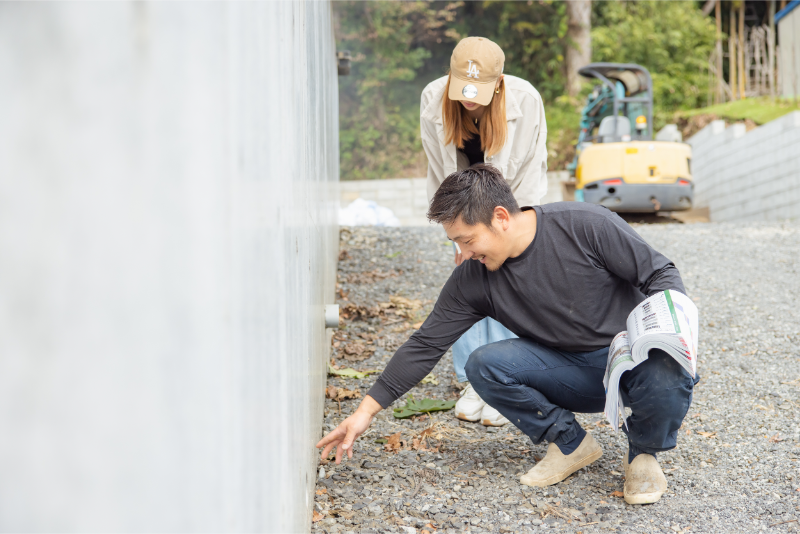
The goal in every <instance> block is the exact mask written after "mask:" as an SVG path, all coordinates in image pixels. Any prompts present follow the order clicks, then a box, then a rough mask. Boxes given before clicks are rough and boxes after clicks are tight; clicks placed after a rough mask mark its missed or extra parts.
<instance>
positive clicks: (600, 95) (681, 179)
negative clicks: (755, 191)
mask: <svg viewBox="0 0 800 534" xmlns="http://www.w3.org/2000/svg"><path fill="white" fill-rule="evenodd" d="M578 72H579V73H580V74H581V76H584V77H586V78H590V79H594V80H597V81H598V82H599V83H598V84H597V85H595V87H594V89H593V90H592V93H591V94H590V95H589V97H588V98H587V101H586V106H585V107H584V108H583V112H582V115H581V127H580V133H579V135H578V140H577V145H576V149H577V150H576V156H575V159H574V160H573V162H572V163H571V164H569V165H568V166H567V170H568V171H570V176H571V178H572V179H573V183H574V187H575V200H576V201H579V202H591V203H593V204H599V205H601V206H605V207H607V208H608V209H610V210H612V211H615V212H636V213H644V212H659V211H682V210H688V209H691V207H692V199H693V190H694V184H693V182H692V175H691V161H692V148H691V147H690V146H689V145H687V144H685V143H683V142H682V138H681V134H680V132H679V131H678V129H677V126H675V125H674V124H669V125H667V126H665V127H664V128H663V129H662V130H661V131H659V132H658V134H657V135H656V137H655V139H653V91H652V88H653V80H652V78H651V76H650V72H649V71H648V70H647V69H646V68H644V67H642V66H641V65H635V64H632V63H591V64H589V65H587V66H585V67H583V68H582V69H580V70H579V71H578Z"/></svg>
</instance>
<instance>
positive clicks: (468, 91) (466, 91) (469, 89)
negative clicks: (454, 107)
mask: <svg viewBox="0 0 800 534" xmlns="http://www.w3.org/2000/svg"><path fill="white" fill-rule="evenodd" d="M461 94H462V95H464V96H465V97H466V98H475V97H476V96H478V88H477V87H475V86H474V85H472V84H469V85H465V86H464V88H463V89H462V90H461Z"/></svg>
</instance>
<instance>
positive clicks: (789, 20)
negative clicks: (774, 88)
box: [778, 7, 800, 97]
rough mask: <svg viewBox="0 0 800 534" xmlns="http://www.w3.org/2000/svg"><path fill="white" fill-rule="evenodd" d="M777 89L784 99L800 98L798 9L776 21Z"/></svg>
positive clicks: (799, 23) (799, 11)
mask: <svg viewBox="0 0 800 534" xmlns="http://www.w3.org/2000/svg"><path fill="white" fill-rule="evenodd" d="M778 40H779V41H780V45H779V47H778V78H779V79H778V84H779V85H778V89H779V90H780V94H781V95H783V96H784V97H795V96H798V97H800V7H795V8H794V9H793V10H792V11H790V12H789V14H788V15H786V16H785V17H783V18H782V19H781V20H779V21H778Z"/></svg>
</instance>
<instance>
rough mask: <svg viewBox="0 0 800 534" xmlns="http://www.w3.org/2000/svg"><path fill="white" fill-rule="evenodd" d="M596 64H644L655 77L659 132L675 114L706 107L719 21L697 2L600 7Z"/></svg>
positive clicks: (606, 4)
mask: <svg viewBox="0 0 800 534" xmlns="http://www.w3.org/2000/svg"><path fill="white" fill-rule="evenodd" d="M595 5H596V6H597V9H596V10H595V21H594V25H593V29H592V48H593V54H594V58H593V59H594V61H614V62H620V63H638V64H640V65H642V66H644V67H646V68H647V69H648V70H649V71H650V73H651V75H652V76H653V86H654V87H653V101H654V114H655V120H654V122H655V123H656V124H655V126H656V129H657V128H659V127H660V126H662V125H664V124H665V123H666V122H668V121H669V120H670V119H671V117H672V114H673V112H675V111H677V110H681V109H694V108H699V107H703V106H704V105H705V95H706V94H707V92H708V83H709V81H708V76H707V75H706V73H705V72H704V69H706V68H707V64H708V57H709V55H710V54H711V51H712V50H713V48H714V43H715V40H716V27H715V24H714V19H712V18H711V17H705V16H703V15H702V12H701V11H700V9H699V8H698V7H697V4H695V3H694V2H659V1H637V2H634V1H624V2H597V3H595Z"/></svg>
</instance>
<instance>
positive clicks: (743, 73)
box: [738, 0, 747, 100]
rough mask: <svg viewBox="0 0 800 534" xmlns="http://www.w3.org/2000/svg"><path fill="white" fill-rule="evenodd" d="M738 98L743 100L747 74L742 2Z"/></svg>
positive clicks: (740, 11) (741, 4)
mask: <svg viewBox="0 0 800 534" xmlns="http://www.w3.org/2000/svg"><path fill="white" fill-rule="evenodd" d="M738 52H739V98H740V99H742V100H744V99H745V94H744V80H745V77H746V76H747V72H746V71H745V70H744V0H741V2H740V3H739V49H738Z"/></svg>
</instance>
